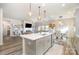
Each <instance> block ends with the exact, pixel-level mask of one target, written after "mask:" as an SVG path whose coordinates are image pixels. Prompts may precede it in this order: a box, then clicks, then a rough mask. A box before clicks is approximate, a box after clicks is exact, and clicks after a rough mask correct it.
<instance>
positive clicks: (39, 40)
mask: <svg viewBox="0 0 79 59" xmlns="http://www.w3.org/2000/svg"><path fill="white" fill-rule="evenodd" d="M21 37H22V39H23V54H26V55H42V54H44V53H45V52H46V51H47V50H48V49H49V48H50V47H51V39H52V34H51V33H49V32H46V33H43V32H42V33H32V34H27V35H21Z"/></svg>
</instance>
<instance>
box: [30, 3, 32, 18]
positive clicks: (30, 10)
mask: <svg viewBox="0 0 79 59" xmlns="http://www.w3.org/2000/svg"><path fill="white" fill-rule="evenodd" d="M29 16H30V17H31V16H32V12H31V3H30V5H29Z"/></svg>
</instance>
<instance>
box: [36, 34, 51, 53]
mask: <svg viewBox="0 0 79 59" xmlns="http://www.w3.org/2000/svg"><path fill="white" fill-rule="evenodd" d="M49 47H51V35H50V36H45V37H43V38H40V39H38V40H37V41H36V54H44V53H45V52H46V51H47V49H48V48H49Z"/></svg>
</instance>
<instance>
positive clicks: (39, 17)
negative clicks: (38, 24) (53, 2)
mask: <svg viewBox="0 0 79 59" xmlns="http://www.w3.org/2000/svg"><path fill="white" fill-rule="evenodd" d="M38 9H39V16H38V20H41V15H40V6H38Z"/></svg>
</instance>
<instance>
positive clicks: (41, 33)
mask: <svg viewBox="0 0 79 59" xmlns="http://www.w3.org/2000/svg"><path fill="white" fill-rule="evenodd" d="M39 34H40V35H47V34H50V33H49V32H40V33H39Z"/></svg>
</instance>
